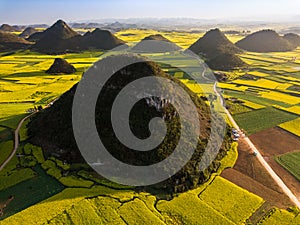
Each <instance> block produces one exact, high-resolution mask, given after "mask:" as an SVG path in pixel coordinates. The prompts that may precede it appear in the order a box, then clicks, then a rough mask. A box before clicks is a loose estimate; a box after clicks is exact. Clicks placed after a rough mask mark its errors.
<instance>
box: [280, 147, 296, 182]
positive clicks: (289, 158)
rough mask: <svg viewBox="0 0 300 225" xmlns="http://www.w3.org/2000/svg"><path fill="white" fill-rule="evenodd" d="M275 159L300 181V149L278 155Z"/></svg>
mask: <svg viewBox="0 0 300 225" xmlns="http://www.w3.org/2000/svg"><path fill="white" fill-rule="evenodd" d="M275 160H276V162H278V163H279V164H280V165H281V166H282V167H283V168H285V169H286V170H287V171H289V172H290V173H291V174H292V175H293V176H294V177H296V178H297V180H299V181H300V167H299V162H300V151H297V152H290V153H286V154H284V155H279V156H276V157H275Z"/></svg>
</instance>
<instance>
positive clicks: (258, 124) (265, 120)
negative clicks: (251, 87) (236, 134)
mask: <svg viewBox="0 0 300 225" xmlns="http://www.w3.org/2000/svg"><path fill="white" fill-rule="evenodd" d="M234 118H235V120H236V121H237V123H238V125H239V126H240V127H241V128H243V129H244V130H245V131H247V133H248V134H254V133H257V132H259V131H262V130H265V129H268V128H272V127H274V126H277V125H279V124H281V123H284V122H287V121H290V120H293V119H296V118H297V116H296V115H294V114H291V113H287V112H283V111H281V110H278V109H275V108H273V107H267V108H264V109H259V110H255V111H252V112H248V113H243V114H238V115H235V116H234Z"/></svg>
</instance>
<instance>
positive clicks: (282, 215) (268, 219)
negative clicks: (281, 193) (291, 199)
mask: <svg viewBox="0 0 300 225" xmlns="http://www.w3.org/2000/svg"><path fill="white" fill-rule="evenodd" d="M258 224H259V225H269V224H272V225H298V224H300V214H299V213H298V214H297V213H293V212H288V211H287V210H282V209H273V210H271V211H270V212H269V213H268V214H267V215H266V216H265V217H264V218H263V219H261V220H260V221H259V222H258Z"/></svg>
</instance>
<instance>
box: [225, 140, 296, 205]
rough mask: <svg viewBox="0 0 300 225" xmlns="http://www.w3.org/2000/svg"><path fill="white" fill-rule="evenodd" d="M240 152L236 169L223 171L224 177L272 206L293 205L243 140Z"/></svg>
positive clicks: (240, 142)
mask: <svg viewBox="0 0 300 225" xmlns="http://www.w3.org/2000/svg"><path fill="white" fill-rule="evenodd" d="M238 151H239V157H238V160H237V162H236V164H235V166H234V168H233V169H227V170H225V171H223V173H222V177H224V178H226V179H227V180H229V181H231V182H233V183H235V184H237V185H238V186H240V187H242V188H244V189H246V190H248V191H250V192H252V193H254V194H256V195H258V196H260V197H262V198H263V199H265V201H266V202H267V203H269V204H270V205H271V206H276V207H279V208H287V207H289V206H291V205H293V203H292V202H291V201H290V199H289V198H288V197H287V196H286V195H285V194H284V193H283V192H282V191H281V189H280V187H279V186H278V185H277V184H276V182H275V181H274V180H273V178H272V177H271V176H270V174H269V173H268V172H267V171H266V169H265V168H264V167H263V166H262V165H261V164H260V162H259V161H258V160H257V158H256V157H255V156H253V154H252V151H250V149H249V146H248V145H247V143H245V142H244V141H243V140H241V141H239V148H238Z"/></svg>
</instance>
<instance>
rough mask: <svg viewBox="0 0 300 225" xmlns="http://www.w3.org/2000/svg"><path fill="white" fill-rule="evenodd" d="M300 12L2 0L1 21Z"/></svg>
mask: <svg viewBox="0 0 300 225" xmlns="http://www.w3.org/2000/svg"><path fill="white" fill-rule="evenodd" d="M295 15H300V0H140V1H134V0H105V1H104V0H0V24H1V23H11V24H28V23H47V24H51V23H53V22H55V21H56V20H57V19H58V18H62V19H63V20H65V21H68V22H69V21H76V20H88V19H103V18H140V17H154V18H171V17H172V18H174V17H176V18H180V17H186V18H200V19H202V18H203V19H215V18H217V19H220V18H221V19H233V18H247V19H249V20H269V21H272V20H273V19H274V20H278V19H279V18H285V19H286V18H290V17H293V16H295Z"/></svg>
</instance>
